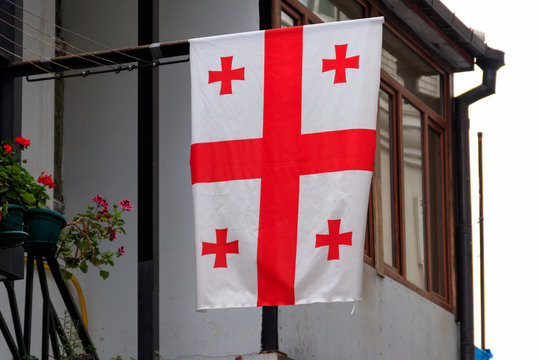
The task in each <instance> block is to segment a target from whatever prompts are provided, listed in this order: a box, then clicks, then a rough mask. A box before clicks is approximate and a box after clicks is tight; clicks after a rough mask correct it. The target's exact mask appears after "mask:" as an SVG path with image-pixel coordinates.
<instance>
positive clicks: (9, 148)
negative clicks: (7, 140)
mask: <svg viewBox="0 0 540 360" xmlns="http://www.w3.org/2000/svg"><path fill="white" fill-rule="evenodd" d="M11 150H13V148H12V147H11V145H9V144H6V145H4V151H5V152H7V153H8V152H11Z"/></svg>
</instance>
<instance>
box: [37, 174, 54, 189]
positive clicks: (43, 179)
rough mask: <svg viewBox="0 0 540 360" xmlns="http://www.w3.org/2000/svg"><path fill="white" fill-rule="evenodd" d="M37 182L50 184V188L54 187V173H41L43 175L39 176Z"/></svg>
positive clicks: (45, 184) (44, 184)
mask: <svg viewBox="0 0 540 360" xmlns="http://www.w3.org/2000/svg"><path fill="white" fill-rule="evenodd" d="M37 182H38V183H40V184H42V185H43V186H48V187H49V189H52V188H53V187H54V182H53V180H52V175H47V174H45V172H42V173H41V176H40V177H38V179H37Z"/></svg>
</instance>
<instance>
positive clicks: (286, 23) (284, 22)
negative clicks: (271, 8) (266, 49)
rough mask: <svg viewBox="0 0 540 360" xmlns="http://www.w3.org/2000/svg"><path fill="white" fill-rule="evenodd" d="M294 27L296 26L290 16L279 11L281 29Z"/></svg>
mask: <svg viewBox="0 0 540 360" xmlns="http://www.w3.org/2000/svg"><path fill="white" fill-rule="evenodd" d="M295 25H296V22H295V21H294V19H293V18H292V16H290V15H289V14H287V13H286V12H285V11H281V27H282V28H286V27H291V26H295Z"/></svg>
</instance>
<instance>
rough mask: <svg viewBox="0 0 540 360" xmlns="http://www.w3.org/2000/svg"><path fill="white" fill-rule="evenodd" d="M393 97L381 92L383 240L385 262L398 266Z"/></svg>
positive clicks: (380, 153) (380, 156) (380, 158)
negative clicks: (395, 223)
mask: <svg viewBox="0 0 540 360" xmlns="http://www.w3.org/2000/svg"><path fill="white" fill-rule="evenodd" d="M392 112H393V109H392V98H391V96H390V95H389V94H388V93H386V92H385V91H383V90H381V91H380V92H379V130H378V131H379V133H378V136H379V144H378V147H379V162H380V163H379V165H380V166H379V167H378V168H379V169H380V181H381V209H382V211H381V212H382V214H381V215H382V219H381V221H382V241H383V247H384V249H383V250H384V262H385V263H387V264H389V265H392V266H393V267H396V266H397V265H396V247H395V239H394V236H393V234H392V232H393V231H392V230H393V229H392V223H393V221H392V204H393V203H394V199H393V191H392V162H391V155H390V154H392V141H391V139H392V133H391V119H392V118H393V116H392Z"/></svg>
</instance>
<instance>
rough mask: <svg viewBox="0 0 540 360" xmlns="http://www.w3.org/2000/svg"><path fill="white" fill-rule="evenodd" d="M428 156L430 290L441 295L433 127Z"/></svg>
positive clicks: (437, 146) (437, 141)
mask: <svg viewBox="0 0 540 360" xmlns="http://www.w3.org/2000/svg"><path fill="white" fill-rule="evenodd" d="M428 150H429V152H428V158H429V160H428V161H429V209H430V213H429V235H430V258H431V259H430V260H431V262H430V270H431V271H430V273H431V290H432V291H433V292H435V293H437V294H439V295H441V296H445V292H444V288H445V286H444V255H443V254H444V252H443V250H444V249H443V247H444V242H443V229H442V211H441V209H442V190H441V181H442V175H441V161H442V160H441V136H440V135H439V133H438V132H436V131H435V130H433V129H431V128H430V129H429V130H428Z"/></svg>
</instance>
